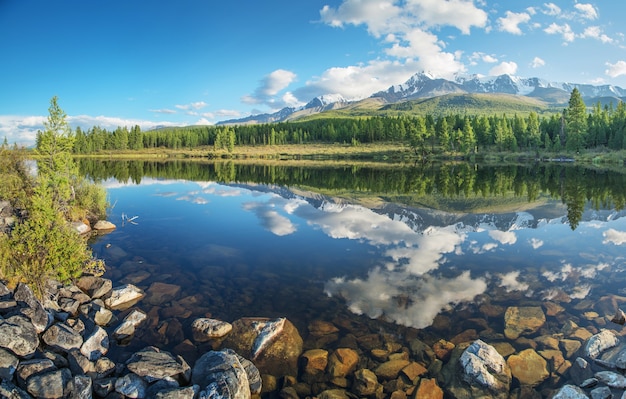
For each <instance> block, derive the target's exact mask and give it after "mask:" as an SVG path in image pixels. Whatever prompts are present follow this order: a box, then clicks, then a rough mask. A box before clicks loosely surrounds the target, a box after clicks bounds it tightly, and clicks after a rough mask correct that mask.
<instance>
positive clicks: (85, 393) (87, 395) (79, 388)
mask: <svg viewBox="0 0 626 399" xmlns="http://www.w3.org/2000/svg"><path fill="white" fill-rule="evenodd" d="M92 397H93V395H92V382H91V378H89V377H87V376H86V375H75V376H74V387H73V389H72V392H71V393H70V399H91V398H92Z"/></svg>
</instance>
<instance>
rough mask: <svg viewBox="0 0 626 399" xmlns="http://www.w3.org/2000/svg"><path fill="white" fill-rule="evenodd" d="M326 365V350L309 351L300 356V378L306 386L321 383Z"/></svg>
mask: <svg viewBox="0 0 626 399" xmlns="http://www.w3.org/2000/svg"><path fill="white" fill-rule="evenodd" d="M327 365H328V351H327V350H324V349H310V350H308V351H306V352H304V353H303V354H302V356H300V378H301V379H302V380H303V381H305V382H306V383H308V384H312V383H314V382H322V381H323V380H324V373H325V372H326V366H327Z"/></svg>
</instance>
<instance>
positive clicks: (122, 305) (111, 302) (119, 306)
mask: <svg viewBox="0 0 626 399" xmlns="http://www.w3.org/2000/svg"><path fill="white" fill-rule="evenodd" d="M144 295H145V294H144V292H143V291H142V290H141V289H139V288H137V287H136V286H134V285H132V284H126V285H123V286H120V287H115V288H113V290H112V291H111V296H110V297H108V298H106V299H105V300H104V304H105V305H106V306H107V307H108V308H109V309H112V310H124V309H128V308H129V307H131V306H132V305H134V304H135V303H137V302H138V301H139V300H140V299H141V298H143V297H144Z"/></svg>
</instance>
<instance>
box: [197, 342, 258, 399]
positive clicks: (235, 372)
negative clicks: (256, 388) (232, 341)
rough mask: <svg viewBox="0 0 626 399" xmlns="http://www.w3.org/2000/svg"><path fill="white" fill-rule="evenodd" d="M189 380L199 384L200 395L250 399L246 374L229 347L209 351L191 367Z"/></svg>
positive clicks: (225, 398)
mask: <svg viewBox="0 0 626 399" xmlns="http://www.w3.org/2000/svg"><path fill="white" fill-rule="evenodd" d="M191 382H192V383H193V384H194V385H198V386H200V390H201V391H200V397H205V398H223V399H250V397H251V393H250V385H249V383H248V376H247V374H246V372H245V370H244V367H243V366H242V364H241V362H240V361H239V358H238V356H237V354H236V353H235V352H234V351H233V350H231V349H224V350H221V351H210V352H207V353H205V354H204V355H202V356H201V357H200V358H199V359H198V360H197V361H196V364H195V365H194V367H193V370H192V373H191Z"/></svg>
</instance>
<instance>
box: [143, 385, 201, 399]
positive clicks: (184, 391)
mask: <svg viewBox="0 0 626 399" xmlns="http://www.w3.org/2000/svg"><path fill="white" fill-rule="evenodd" d="M199 392H200V387H199V386H197V385H193V386H190V387H184V388H170V389H165V390H163V391H160V392H157V393H156V394H155V395H154V399H193V398H195V397H196V395H197V394H198V393H199Z"/></svg>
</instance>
